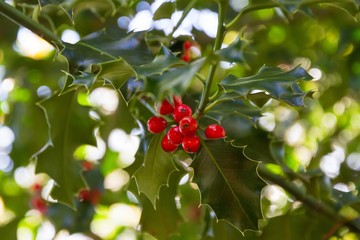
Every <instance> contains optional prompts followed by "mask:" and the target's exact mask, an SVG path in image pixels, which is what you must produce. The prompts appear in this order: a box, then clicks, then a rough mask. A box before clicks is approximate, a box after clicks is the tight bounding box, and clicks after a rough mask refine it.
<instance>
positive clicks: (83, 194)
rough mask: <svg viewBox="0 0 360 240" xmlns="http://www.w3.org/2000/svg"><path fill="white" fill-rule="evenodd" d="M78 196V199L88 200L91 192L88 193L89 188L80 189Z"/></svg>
mask: <svg viewBox="0 0 360 240" xmlns="http://www.w3.org/2000/svg"><path fill="white" fill-rule="evenodd" d="M78 198H79V200H80V201H88V202H89V201H90V199H91V194H90V190H88V189H81V190H80V192H79V195H78Z"/></svg>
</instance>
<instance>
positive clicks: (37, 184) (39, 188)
mask: <svg viewBox="0 0 360 240" xmlns="http://www.w3.org/2000/svg"><path fill="white" fill-rule="evenodd" d="M32 189H33V190H34V191H35V192H40V191H41V189H42V186H41V184H40V183H35V184H34V185H33V186H32Z"/></svg>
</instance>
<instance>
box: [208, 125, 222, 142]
mask: <svg viewBox="0 0 360 240" xmlns="http://www.w3.org/2000/svg"><path fill="white" fill-rule="evenodd" d="M205 136H206V138H209V139H219V138H224V137H225V136H226V133H225V129H224V128H223V127H222V126H220V125H218V124H211V125H209V126H207V127H206V129H205Z"/></svg>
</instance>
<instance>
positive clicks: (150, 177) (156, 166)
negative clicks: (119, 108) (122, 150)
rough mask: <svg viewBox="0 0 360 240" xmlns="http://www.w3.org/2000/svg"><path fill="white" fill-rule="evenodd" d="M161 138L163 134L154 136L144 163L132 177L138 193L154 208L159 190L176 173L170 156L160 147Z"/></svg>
mask: <svg viewBox="0 0 360 240" xmlns="http://www.w3.org/2000/svg"><path fill="white" fill-rule="evenodd" d="M163 136H164V134H156V135H154V137H153V138H152V140H151V142H150V144H149V148H148V150H147V152H146V155H145V162H144V164H143V166H142V167H141V168H140V169H139V170H138V171H137V172H136V173H135V175H134V177H135V180H136V182H137V185H138V189H139V193H141V192H142V193H144V194H145V196H146V197H147V198H148V199H149V200H150V201H151V203H152V204H153V206H154V207H155V206H156V199H157V198H158V197H159V192H160V188H161V187H162V186H166V185H168V181H169V177H170V175H171V173H172V172H174V171H176V168H175V166H174V163H173V156H172V154H171V153H168V152H165V151H164V150H163V149H162V147H161V140H162V138H163Z"/></svg>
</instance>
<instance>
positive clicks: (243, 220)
mask: <svg viewBox="0 0 360 240" xmlns="http://www.w3.org/2000/svg"><path fill="white" fill-rule="evenodd" d="M243 151H244V148H242V147H234V146H233V145H231V143H229V142H224V141H223V140H215V141H204V142H203V145H202V148H201V150H200V152H199V153H198V154H197V155H196V157H195V159H194V161H193V163H192V164H191V166H192V167H193V168H194V179H193V180H194V182H195V183H197V185H198V187H199V189H200V192H201V197H202V200H201V202H202V204H208V205H209V206H210V207H211V208H212V209H213V210H214V212H215V214H216V216H217V218H218V219H219V220H224V221H227V222H229V223H230V224H232V225H234V226H235V227H236V228H238V229H239V230H240V231H242V232H243V231H245V230H247V229H252V230H257V229H258V220H259V219H262V214H261V207H260V195H261V190H262V188H263V187H264V186H265V183H264V182H263V181H262V180H261V179H260V177H259V176H258V174H257V166H258V163H257V162H255V161H252V160H249V159H247V158H246V157H245V156H244V154H243Z"/></svg>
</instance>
